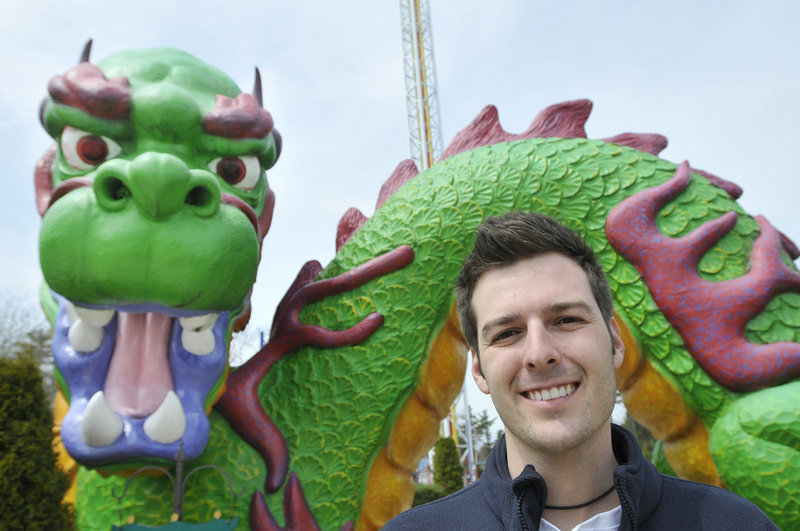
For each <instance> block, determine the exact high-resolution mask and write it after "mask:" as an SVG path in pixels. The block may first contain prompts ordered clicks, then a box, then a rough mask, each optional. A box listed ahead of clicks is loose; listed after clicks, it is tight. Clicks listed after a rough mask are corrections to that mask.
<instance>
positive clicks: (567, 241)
mask: <svg viewBox="0 0 800 531" xmlns="http://www.w3.org/2000/svg"><path fill="white" fill-rule="evenodd" d="M456 300H457V305H458V316H459V320H460V321H461V327H462V330H463V332H464V336H465V338H466V341H467V344H468V345H469V347H470V353H471V356H472V376H473V378H474V379H475V382H476V383H477V385H478V388H479V389H480V390H481V391H482V392H484V393H486V394H489V395H490V396H491V398H492V401H493V402H494V405H495V408H496V409H497V412H498V414H499V416H500V419H501V420H502V422H503V426H504V428H505V435H504V437H503V438H501V439H500V441H499V442H498V443H497V445H496V446H495V447H494V449H493V450H492V453H491V454H490V455H489V458H488V459H487V462H486V470H485V472H484V474H483V476H482V477H481V479H480V480H479V481H477V482H475V483H473V484H471V485H470V486H468V487H466V488H464V489H462V490H460V491H459V492H457V493H455V494H453V495H451V496H448V497H446V498H443V499H441V500H437V501H435V502H432V503H429V504H427V505H423V506H421V507H416V508H414V509H411V510H410V511H407V512H405V513H403V514H401V515H399V516H398V517H396V518H395V519H393V520H392V521H391V522H389V523H388V524H387V525H386V526H385V527H384V529H386V530H395V529H431V530H458V529H460V530H473V529H474V530H493V529H515V530H516V529H519V530H530V531H536V530H548V531H552V530H555V529H561V530H568V529H575V530H578V529H579V530H582V531H585V530H590V529H591V530H601V529H602V530H611V529H626V530H627V529H643V530H644V529H665V530H666V529H669V530H678V529H680V530H683V529H720V530H722V529H725V530H730V529H748V530H753V529H777V528H776V527H775V525H774V524H773V523H772V522H771V521H770V520H769V519H768V518H767V517H766V515H764V513H763V512H761V510H760V509H758V508H757V507H756V506H755V505H754V504H752V503H750V502H749V501H746V500H744V499H743V498H740V497H739V496H737V495H736V494H733V493H731V492H729V491H727V490H724V489H719V488H716V487H711V486H708V485H701V484H698V483H693V482H690V481H685V480H682V479H678V478H674V477H670V476H663V475H661V474H659V472H658V471H657V470H656V468H655V467H654V466H653V465H652V464H650V463H649V462H648V461H647V460H645V459H644V458H643V457H642V453H641V450H640V449H639V446H638V444H637V442H636V439H635V438H634V437H633V436H632V435H631V434H630V433H629V432H628V431H626V430H625V429H623V428H621V427H619V426H615V425H612V424H611V420H610V418H611V412H612V410H613V408H614V402H615V389H616V386H615V371H616V369H617V368H618V367H619V366H620V364H621V363H622V359H623V356H624V349H625V347H624V344H623V342H622V339H621V338H620V329H619V326H618V324H617V322H616V320H615V319H614V316H613V308H612V296H611V290H610V288H609V286H608V282H607V280H606V278H605V275H604V274H603V271H602V268H601V267H600V265H599V264H598V262H597V259H596V257H595V255H594V252H593V251H592V249H591V248H590V247H589V246H588V245H586V244H585V243H584V242H583V240H581V238H580V237H579V236H577V235H576V234H575V233H573V232H572V231H571V230H570V229H568V228H567V227H565V226H563V225H561V224H559V223H558V222H556V221H555V220H553V219H551V218H548V217H546V216H542V215H539V214H526V213H511V214H507V215H506V216H504V217H502V218H489V219H488V220H487V221H486V222H485V223H484V224H483V225H481V226H480V227H479V228H478V232H477V239H476V242H475V247H474V249H473V250H472V253H471V254H470V255H469V256H468V257H467V258H466V260H465V261H464V265H463V268H462V270H461V275H460V277H459V279H458V282H457V285H456Z"/></svg>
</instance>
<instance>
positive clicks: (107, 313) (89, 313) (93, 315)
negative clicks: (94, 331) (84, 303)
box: [75, 306, 114, 328]
mask: <svg viewBox="0 0 800 531" xmlns="http://www.w3.org/2000/svg"><path fill="white" fill-rule="evenodd" d="M75 313H77V314H78V317H79V318H80V320H81V321H83V322H84V323H89V324H90V325H92V326H94V327H97V328H102V327H104V326H105V325H107V324H108V323H110V322H111V319H113V318H114V310H91V309H89V308H80V307H78V306H76V307H75Z"/></svg>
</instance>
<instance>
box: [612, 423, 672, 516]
mask: <svg viewBox="0 0 800 531" xmlns="http://www.w3.org/2000/svg"><path fill="white" fill-rule="evenodd" d="M611 445H612V448H613V449H614V456H615V457H616V458H617V462H618V463H619V466H618V467H617V468H616V470H615V471H614V485H616V487H617V494H618V495H619V500H620V504H621V505H622V525H620V529H637V528H638V526H639V522H641V521H645V520H647V518H648V517H649V516H650V515H651V514H652V513H653V512H654V511H655V510H656V508H657V507H658V502H659V500H660V499H661V474H660V473H659V472H658V470H657V469H656V468H655V467H654V466H653V465H652V464H651V463H650V462H649V461H648V460H647V459H645V458H644V456H643V455H642V450H641V449H640V448H639V443H638V442H637V441H636V438H635V437H634V436H633V434H632V433H631V432H629V431H628V430H626V429H625V428H623V427H621V426H617V425H616V424H612V425H611Z"/></svg>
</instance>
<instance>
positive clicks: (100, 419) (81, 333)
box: [53, 294, 230, 466]
mask: <svg viewBox="0 0 800 531" xmlns="http://www.w3.org/2000/svg"><path fill="white" fill-rule="evenodd" d="M54 297H55V298H56V300H57V301H58V303H59V308H60V309H59V315H58V318H57V321H56V327H55V333H54V338H53V352H54V356H55V360H56V365H57V366H58V368H59V371H60V373H61V375H62V377H63V380H64V383H65V384H66V386H67V388H68V393H69V399H70V410H69V412H68V413H67V415H66V416H65V418H64V421H63V423H62V429H61V434H62V439H63V440H64V444H65V446H66V447H67V449H68V450H69V452H70V454H71V455H72V456H73V457H75V458H76V459H77V460H78V461H80V462H82V463H84V464H88V465H94V466H98V465H103V464H106V463H110V462H116V461H120V460H129V459H144V458H148V457H160V458H167V459H172V458H174V456H175V453H176V452H177V448H178V446H177V445H178V444H179V443H181V442H182V443H183V444H184V452H185V453H186V455H187V457H189V458H192V457H196V456H197V455H199V454H200V453H201V452H202V450H203V449H204V447H205V444H206V441H207V438H208V419H207V417H206V413H205V412H206V410H207V408H208V406H209V401H210V400H211V399H212V398H213V397H214V395H216V394H217V393H216V392H214V391H216V390H218V386H219V384H220V382H221V381H222V380H221V377H222V376H223V374H224V371H225V368H226V365H227V348H226V347H227V340H226V337H227V328H228V323H229V320H230V319H229V316H230V313H229V312H222V313H215V312H214V313H211V312H208V313H200V312H186V311H180V310H175V309H170V308H164V307H158V306H156V305H137V306H130V305H128V306H124V307H123V306H120V307H103V308H86V307H80V306H77V305H75V304H73V303H71V302H69V301H67V300H66V299H64V298H63V297H60V296H58V295H57V294H54Z"/></svg>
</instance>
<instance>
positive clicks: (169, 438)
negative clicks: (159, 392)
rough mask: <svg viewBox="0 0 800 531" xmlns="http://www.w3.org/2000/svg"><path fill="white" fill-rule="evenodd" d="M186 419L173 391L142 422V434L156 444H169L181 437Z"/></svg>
mask: <svg viewBox="0 0 800 531" xmlns="http://www.w3.org/2000/svg"><path fill="white" fill-rule="evenodd" d="M185 429H186V417H185V416H184V414H183V406H182V405H181V401H180V400H179V399H178V395H176V394H175V391H169V392H168V393H167V396H166V397H164V401H163V402H161V405H160V406H158V409H157V410H156V411H155V413H153V414H152V415H150V416H149V417H148V418H147V420H145V421H144V432H145V433H146V434H147V436H148V437H150V439H152V440H153V441H155V442H157V443H161V444H169V443H173V442H175V441H177V440H178V439H180V438H181V437H183V432H184V430H185Z"/></svg>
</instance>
